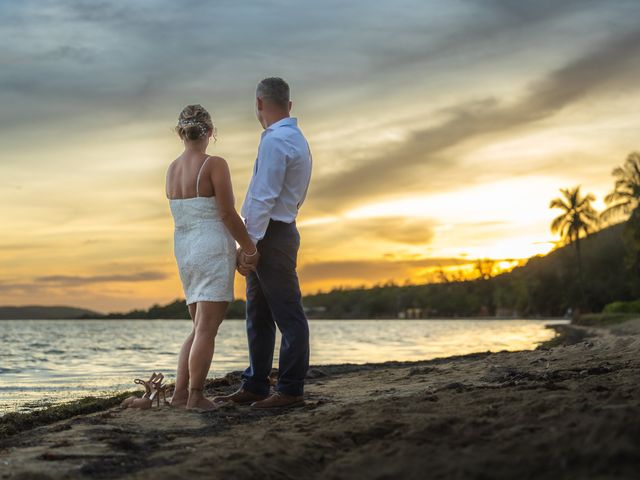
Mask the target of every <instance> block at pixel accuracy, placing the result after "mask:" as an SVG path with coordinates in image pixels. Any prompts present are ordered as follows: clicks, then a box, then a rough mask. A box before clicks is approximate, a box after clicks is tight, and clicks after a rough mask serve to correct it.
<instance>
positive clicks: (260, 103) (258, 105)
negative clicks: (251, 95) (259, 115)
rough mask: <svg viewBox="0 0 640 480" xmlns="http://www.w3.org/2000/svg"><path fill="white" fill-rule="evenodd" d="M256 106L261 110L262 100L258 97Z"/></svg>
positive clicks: (262, 106)
mask: <svg viewBox="0 0 640 480" xmlns="http://www.w3.org/2000/svg"><path fill="white" fill-rule="evenodd" d="M256 108H257V109H258V110H259V111H262V110H263V109H264V101H263V100H262V98H260V97H256Z"/></svg>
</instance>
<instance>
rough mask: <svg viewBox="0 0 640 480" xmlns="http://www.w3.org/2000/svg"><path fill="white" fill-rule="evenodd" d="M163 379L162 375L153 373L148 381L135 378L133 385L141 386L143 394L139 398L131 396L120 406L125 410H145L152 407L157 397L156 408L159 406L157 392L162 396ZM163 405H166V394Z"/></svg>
mask: <svg viewBox="0 0 640 480" xmlns="http://www.w3.org/2000/svg"><path fill="white" fill-rule="evenodd" d="M163 379H164V375H163V374H162V373H156V372H153V374H152V375H151V377H150V378H149V380H146V381H145V380H142V379H140V378H136V379H134V380H133V382H134V383H136V384H138V385H143V386H144V389H145V393H144V394H143V395H142V397H141V398H138V397H136V396H131V397H128V398H126V399H124V400H123V401H122V403H121V405H122V406H123V407H125V408H141V409H147V408H151V405H153V400H154V399H155V398H156V397H157V400H158V406H160V397H159V395H158V393H159V391H161V392H162V393H163V394H164V389H165V388H166V386H165V385H162V380H163ZM165 403H166V394H165Z"/></svg>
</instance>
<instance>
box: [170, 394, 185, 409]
mask: <svg viewBox="0 0 640 480" xmlns="http://www.w3.org/2000/svg"><path fill="white" fill-rule="evenodd" d="M187 400H189V391H188V390H180V391H174V392H173V395H172V396H171V400H169V405H171V406H172V407H177V408H181V407H185V406H186V405H187Z"/></svg>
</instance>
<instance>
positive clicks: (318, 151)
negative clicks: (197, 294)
mask: <svg viewBox="0 0 640 480" xmlns="http://www.w3.org/2000/svg"><path fill="white" fill-rule="evenodd" d="M639 18H640V2H638V1H637V0H629V1H615V0H610V1H607V2H602V1H587V0H580V1H573V0H563V1H561V2H558V1H551V0H549V1H547V0H540V1H533V0H519V1H506V0H468V1H451V0H442V1H432V0H429V1H425V0H415V1H405V0H402V1H393V2H389V1H378V0H375V1H374V0H358V1H352V2H338V1H333V0H325V1H322V2H318V1H295V2H293V1H291V2H285V1H271V2H267V1H248V0H247V1H242V2H239V1H217V2H204V1H180V2H176V1H168V0H164V1H157V0H156V1H136V2H125V1H98V0H82V1H71V0H56V1H46V0H39V1H34V0H24V1H20V2H17V1H16V2H14V1H6V0H5V1H2V0H0V42H1V44H2V48H1V49H0V146H1V148H0V218H1V225H2V226H1V229H2V230H1V236H0V304H2V305H27V304H41V305H74V306H81V307H88V308H93V309H97V310H99V311H122V310H128V309H131V308H147V307H149V306H150V305H151V304H153V303H161V304H162V303H167V302H170V301H172V300H173V299H175V298H182V297H183V293H182V289H181V286H180V282H179V279H178V276H177V269H176V264H175V259H174V257H173V244H172V241H173V237H172V235H173V233H172V232H173V230H172V229H173V224H172V219H171V215H170V211H169V207H168V203H167V200H166V198H165V194H164V177H165V172H166V168H167V166H168V164H169V163H170V162H171V161H172V160H173V159H174V158H175V157H176V156H178V155H179V154H180V152H181V151H182V150H181V147H182V144H181V142H180V141H179V140H178V139H177V137H176V136H175V134H174V133H173V130H172V128H173V126H174V125H175V122H176V120H177V116H178V113H179V112H180V110H181V109H182V108H183V107H184V106H185V105H186V104H189V103H201V104H202V105H204V106H205V107H206V108H208V109H209V110H210V112H211V113H212V116H213V119H214V122H215V123H216V125H217V128H218V135H219V138H218V141H217V143H216V144H215V145H213V144H212V145H211V148H210V151H209V153H211V154H217V155H220V156H223V157H225V158H226V159H227V160H228V162H229V164H230V166H231V170H232V175H233V181H234V185H235V192H236V200H237V207H238V209H239V208H240V206H241V203H242V200H243V198H244V193H245V191H246V188H247V184H248V181H249V178H250V174H251V168H252V164H253V161H254V159H255V156H256V148H257V145H258V141H259V137H260V133H261V127H260V126H259V124H258V123H257V121H256V119H255V114H254V93H255V86H256V83H257V82H258V81H259V80H260V79H261V78H263V77H266V76H274V75H277V76H282V77H284V78H285V79H286V80H287V81H288V82H289V83H290V85H291V90H292V98H293V101H294V109H293V115H294V116H296V117H298V119H299V124H300V126H301V128H302V129H303V131H304V132H305V134H306V136H307V138H308V140H309V142H310V145H311V148H312V151H313V158H314V173H313V179H312V184H311V187H310V190H309V195H308V198H307V202H306V204H305V205H304V207H303V209H302V211H301V214H300V217H299V227H300V231H301V235H302V248H301V252H300V258H299V273H300V278H301V282H302V287H303V290H304V291H305V292H306V293H312V292H315V291H318V290H319V289H322V290H327V289H329V288H330V287H332V286H338V285H341V286H353V285H361V284H366V285H371V284H374V283H377V282H385V281H387V280H394V281H396V282H398V283H404V282H405V281H407V280H408V281H411V282H414V283H420V282H425V281H430V280H431V279H432V276H433V273H432V272H433V269H434V268H439V267H443V268H450V267H459V266H461V265H464V264H465V263H468V262H470V261H472V260H473V259H476V258H483V257H490V258H495V259H498V260H503V259H523V258H527V257H530V256H531V255H535V254H539V253H546V252H548V251H549V250H550V249H551V248H552V247H553V242H554V241H556V240H557V238H555V237H554V236H553V235H552V234H551V232H550V231H549V223H550V221H551V220H552V218H553V217H554V216H556V215H557V212H554V211H551V210H549V208H548V206H549V201H550V200H551V199H552V198H553V197H555V196H557V195H558V189H559V188H564V187H572V186H575V185H577V184H581V185H582V186H583V189H584V190H585V191H589V192H593V193H594V194H595V195H596V197H597V202H596V207H597V208H599V209H600V208H602V207H603V205H604V204H603V201H602V199H603V197H604V195H605V194H606V193H608V192H609V191H610V190H611V188H612V184H613V182H612V177H611V170H612V169H613V168H614V167H615V166H617V165H620V164H622V163H623V162H624V159H625V157H626V155H627V154H628V153H629V152H631V151H633V150H638V149H640V138H639V135H638V133H639V131H638V129H639V128H640V109H639V108H638V106H639V105H640V27H639V26H638V25H639V24H638V19H639ZM243 285H244V283H243V281H242V279H241V278H240V279H238V284H237V291H238V293H239V294H241V292H242V288H243Z"/></svg>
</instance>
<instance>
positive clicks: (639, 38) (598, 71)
mask: <svg viewBox="0 0 640 480" xmlns="http://www.w3.org/2000/svg"><path fill="white" fill-rule="evenodd" d="M638 54H640V29H636V30H634V31H632V32H630V33H626V34H624V35H620V36H617V37H615V38H613V39H611V40H609V41H608V42H606V43H605V44H603V45H601V46H599V47H598V48H597V49H595V50H593V51H591V52H589V53H588V54H585V55H583V56H581V57H579V58H577V59H575V60H573V61H571V62H569V63H567V64H566V65H565V66H564V67H562V68H559V69H557V70H555V71H553V72H552V73H550V74H549V75H547V76H546V77H544V78H542V79H540V80H538V81H537V82H533V83H532V84H531V85H530V87H529V89H528V91H527V92H526V94H525V95H524V96H523V98H522V99H520V100H519V101H517V102H515V103H514V104H512V105H505V104H504V103H503V102H500V101H499V100H497V99H495V98H486V99H483V100H477V101H471V102H465V103H462V104H459V105H454V106H452V107H450V108H448V109H447V110H446V111H444V112H442V113H444V114H446V116H447V117H448V119H447V120H445V121H444V122H442V123H440V124H437V125H435V126H431V127H428V128H425V129H423V130H418V131H414V132H413V133H412V134H410V135H409V136H408V137H407V138H406V140H404V141H402V142H400V143H397V144H394V145H393V146H392V148H390V149H389V150H387V151H384V152H382V153H381V154H378V155H376V156H373V157H369V158H367V160H366V162H361V163H360V164H358V165H356V166H354V167H353V168H350V169H346V170H344V171H339V172H336V173H334V174H331V175H325V176H324V177H320V178H316V179H314V182H313V186H312V191H311V194H310V197H311V198H312V202H313V204H314V207H316V208H319V209H323V210H325V211H326V210H329V211H335V210H336V209H342V208H345V207H348V206H349V205H352V204H354V203H356V202H360V203H362V202H364V201H366V199H367V198H370V197H374V196H380V195H381V192H406V191H407V189H417V188H419V189H420V190H422V191H424V190H430V189H434V188H435V189H439V188H443V187H447V188H451V185H452V184H455V182H456V181H460V182H466V181H469V180H471V175H464V174H463V173H461V172H459V171H456V172H455V177H454V178H452V174H454V171H455V170H456V168H457V167H458V165H457V164H456V162H455V160H453V159H451V158H449V157H446V156H445V155H444V154H443V153H444V152H445V150H446V149H448V148H451V147H454V146H457V145H460V144H461V143H463V142H465V141H468V140H470V139H473V138H476V137H480V136H482V135H488V134H492V133H498V132H504V131H507V130H511V129H515V128H517V127H521V126H523V125H527V124H531V123H534V122H538V121H540V120H543V119H545V118H549V117H551V116H553V115H554V114H556V113H558V112H559V111H560V110H562V109H563V108H565V107H567V106H569V105H571V104H573V103H575V102H577V101H579V100H581V99H584V98H585V97H587V96H588V95H590V94H593V93H596V92H598V90H599V89H600V88H601V87H603V86H605V85H606V84H607V82H610V81H614V80H619V79H620V78H624V79H625V80H626V82H627V83H628V84H632V83H633V82H637V80H638V78H637V73H638V70H639V69H638V67H639V64H638V62H636V61H635V60H636V59H637V56H638ZM633 74H635V75H633ZM345 163H346V164H349V163H350V162H349V161H347V162H345ZM475 173H477V172H475Z"/></svg>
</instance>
